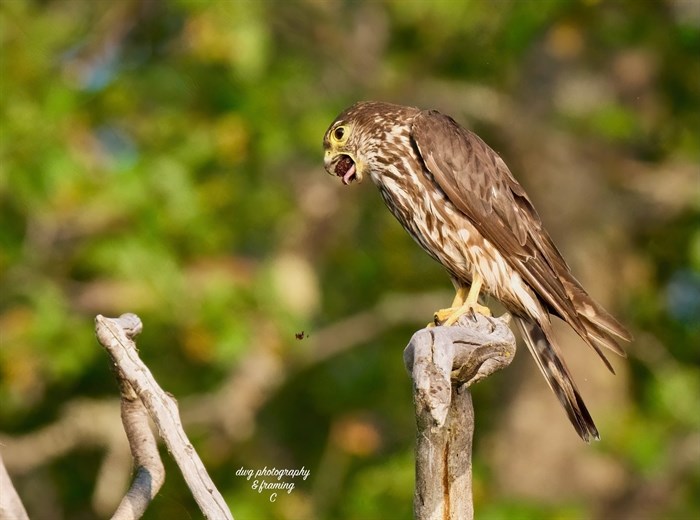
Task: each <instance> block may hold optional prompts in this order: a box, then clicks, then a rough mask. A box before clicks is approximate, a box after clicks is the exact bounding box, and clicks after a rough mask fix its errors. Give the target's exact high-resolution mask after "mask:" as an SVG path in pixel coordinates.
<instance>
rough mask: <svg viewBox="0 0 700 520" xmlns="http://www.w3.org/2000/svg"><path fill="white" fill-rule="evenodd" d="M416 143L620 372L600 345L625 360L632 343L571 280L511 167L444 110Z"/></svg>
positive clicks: (421, 128)
mask: <svg viewBox="0 0 700 520" xmlns="http://www.w3.org/2000/svg"><path fill="white" fill-rule="evenodd" d="M412 138H413V140H414V142H415V144H416V147H417V148H418V151H419V153H420V155H421V157H422V159H423V161H424V163H425V166H426V167H427V169H428V170H429V171H430V173H431V174H432V175H433V177H434V178H435V181H436V182H437V184H438V185H439V186H440V188H441V189H442V190H443V191H444V192H445V194H446V195H447V197H448V198H449V199H450V201H451V202H452V203H453V204H454V205H455V206H456V207H457V208H458V209H459V210H460V211H462V212H463V213H464V214H465V215H466V216H467V217H468V218H469V219H470V221H471V222H472V223H473V224H474V226H475V227H476V228H477V229H478V230H479V232H480V233H481V234H482V235H483V237H484V238H485V239H487V240H488V241H489V242H490V243H491V244H493V245H494V246H495V247H496V248H497V249H498V250H499V251H501V252H502V253H503V256H504V257H505V258H506V260H508V262H509V263H510V265H511V267H512V268H513V269H514V270H515V271H516V272H518V273H519V274H520V276H521V277H522V278H523V280H524V281H525V282H526V283H528V285H530V286H531V287H532V289H533V290H534V291H535V292H536V293H537V295H538V296H539V298H540V299H541V300H542V302H543V303H544V304H545V305H546V306H547V307H548V308H549V309H550V311H551V312H553V313H554V314H556V315H558V316H559V317H561V318H562V319H564V320H565V321H566V322H567V323H568V324H569V325H570V326H571V327H572V328H573V329H574V330H575V331H576V332H577V333H578V334H579V336H581V338H582V339H583V340H584V341H586V343H588V344H589V345H590V346H591V347H592V348H593V349H594V350H595V351H596V352H597V353H598V354H599V355H600V357H601V358H602V359H603V361H604V362H605V363H606V365H607V366H608V368H610V369H611V370H612V367H610V364H609V362H608V361H607V359H606V358H605V356H604V355H603V353H602V352H601V350H600V348H599V346H603V347H606V348H608V349H610V350H612V351H614V352H616V353H618V354H620V355H623V356H624V351H623V350H622V349H621V348H620V346H619V345H618V344H617V340H616V339H615V337H617V338H621V339H623V340H626V341H629V340H630V339H631V336H630V334H629V332H627V330H625V328H624V327H623V326H622V325H620V323H619V322H617V320H615V318H613V317H612V316H611V315H610V314H608V313H607V312H606V311H605V310H604V309H603V308H602V307H601V306H600V305H598V304H597V303H596V302H595V301H593V299H592V298H590V296H588V294H587V293H586V291H585V290H584V289H583V287H581V285H580V284H579V283H578V281H577V280H576V279H575V278H574V277H573V275H572V274H571V272H570V270H569V267H568V266H567V265H566V262H565V261H564V259H563V258H562V256H561V254H560V253H559V251H558V250H557V248H556V246H555V245H554V243H553V242H552V240H551V238H550V237H549V234H548V233H547V231H546V230H545V229H544V227H543V226H542V222H541V220H540V218H539V216H538V215H537V212H536V211H535V208H534V207H533V205H532V203H531V202H530V199H529V198H528V196H527V194H526V193H525V191H524V190H523V188H522V186H520V184H518V182H517V181H516V180H515V178H514V177H513V175H512V174H511V173H510V171H509V170H508V167H507V166H506V164H505V163H504V162H503V160H502V159H501V158H500V156H499V155H498V154H497V153H496V152H494V151H493V150H492V149H491V148H489V146H488V145H487V144H486V143H484V142H483V141H482V140H481V139H480V138H479V137H478V136H477V135H476V134H474V133H473V132H470V131H468V130H466V129H464V128H462V127H461V126H460V125H458V124H457V123H456V122H455V121H454V120H453V119H452V118H450V117H447V116H445V115H443V114H440V113H439V112H436V111H433V110H431V111H423V112H421V113H420V114H418V115H417V116H416V117H415V118H414V120H413V125H412Z"/></svg>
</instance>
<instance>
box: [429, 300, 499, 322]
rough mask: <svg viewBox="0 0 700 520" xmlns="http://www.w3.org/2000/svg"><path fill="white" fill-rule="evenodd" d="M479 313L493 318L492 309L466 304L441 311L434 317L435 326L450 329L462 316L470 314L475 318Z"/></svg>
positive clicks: (475, 304) (476, 304)
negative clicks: (476, 313) (475, 314)
mask: <svg viewBox="0 0 700 520" xmlns="http://www.w3.org/2000/svg"><path fill="white" fill-rule="evenodd" d="M475 312H478V313H479V314H483V315H484V316H491V309H489V308H488V307H484V306H483V305H479V304H478V303H470V302H465V303H464V305H461V306H460V307H450V308H449V309H440V310H439V311H437V312H436V313H435V314H434V316H433V325H444V326H446V327H449V326H450V325H454V324H455V323H457V320H459V319H460V318H461V317H462V316H464V315H465V314H470V315H471V316H474V313H475Z"/></svg>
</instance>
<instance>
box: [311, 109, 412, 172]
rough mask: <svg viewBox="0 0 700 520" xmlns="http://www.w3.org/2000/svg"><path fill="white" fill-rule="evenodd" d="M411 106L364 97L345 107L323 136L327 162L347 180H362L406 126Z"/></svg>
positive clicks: (406, 128) (328, 167) (327, 168)
mask: <svg viewBox="0 0 700 520" xmlns="http://www.w3.org/2000/svg"><path fill="white" fill-rule="evenodd" d="M407 111H416V112H417V111H418V110H417V109H411V108H408V107H402V106H399V105H392V104H390V103H382V102H376V101H362V102H360V103H356V104H354V105H352V106H351V107H349V108H347V109H346V110H344V111H343V112H342V113H341V114H340V115H339V116H338V117H336V118H335V121H333V123H331V126H329V127H328V130H326V134H325V135H324V136H323V148H324V150H325V156H324V161H323V162H324V166H325V168H326V171H327V172H328V173H329V174H331V175H336V176H338V177H340V178H341V179H342V180H343V184H346V185H347V184H350V183H351V182H353V181H357V182H362V180H363V179H364V177H365V176H367V175H370V174H371V173H372V171H373V169H375V166H376V165H377V158H378V156H380V155H381V152H382V148H383V146H385V145H386V144H387V142H388V139H390V138H391V136H396V135H398V134H399V131H398V130H399V129H401V130H403V129H405V130H406V132H405V133H406V135H408V127H407V126H406V125H405V121H406V118H405V116H406V115H407V114H406V113H405V112H407Z"/></svg>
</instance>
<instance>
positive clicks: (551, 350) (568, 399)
mask: <svg viewBox="0 0 700 520" xmlns="http://www.w3.org/2000/svg"><path fill="white" fill-rule="evenodd" d="M515 321H516V322H517V323H518V326H519V328H520V331H521V332H522V335H523V338H524V339H525V343H526V344H527V348H528V349H529V350H530V353H531V354H532V356H533V357H534V358H535V361H536V362H537V366H538V367H539V369H540V371H541V372H542V375H544V377H545V379H546V380H547V384H548V385H549V387H550V388H551V389H552V391H553V392H554V394H555V395H556V396H557V398H558V399H559V402H560V403H561V405H562V406H563V407H564V410H566V414H567V415H568V416H569V420H570V421H571V424H573V426H574V428H575V429H576V431H577V432H578V434H579V435H580V436H581V438H582V439H583V440H584V441H586V442H590V441H591V439H595V440H600V435H599V434H598V429H597V428H596V427H595V424H594V423H593V419H592V418H591V415H590V414H589V413H588V409H587V408H586V405H585V403H584V402H583V398H582V397H581V395H580V394H579V393H578V389H577V388H576V385H575V384H574V381H573V379H572V377H571V374H570V373H569V369H568V368H567V367H566V363H564V359H563V358H562V356H561V353H560V352H559V348H558V347H557V345H556V343H554V341H553V340H550V339H549V338H548V337H547V334H546V333H545V331H543V330H542V328H541V327H540V326H539V325H538V324H537V323H535V322H533V321H529V320H527V319H525V318H519V317H518V318H516V320H515Z"/></svg>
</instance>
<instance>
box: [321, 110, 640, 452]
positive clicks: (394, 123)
mask: <svg viewBox="0 0 700 520" xmlns="http://www.w3.org/2000/svg"><path fill="white" fill-rule="evenodd" d="M323 146H324V149H325V158H324V166H325V169H326V171H327V172H328V173H330V174H331V175H336V176H338V177H340V178H341V179H342V182H343V183H344V184H346V185H347V184H350V183H352V182H362V180H363V179H364V178H365V177H367V176H369V177H370V178H371V179H372V181H374V183H375V184H376V185H377V187H378V188H379V191H380V193H381V196H382V198H383V199H384V202H385V203H386V205H387V206H388V208H389V210H390V211H391V212H392V213H393V215H394V216H395V217H396V218H397V220H398V221H399V222H400V223H401V225H402V226H403V227H404V228H405V229H406V231H408V233H409V234H410V235H411V236H412V237H413V238H414V239H415V241H416V242H418V244H420V246H421V247H422V248H423V249H424V250H425V251H427V253H428V254H429V255H430V256H432V257H433V258H434V259H435V260H437V261H438V262H439V263H440V264H442V266H443V267H444V268H445V269H446V270H447V272H448V273H449V275H450V277H451V279H452V283H453V284H454V287H455V289H456V296H455V298H454V301H453V302H452V305H451V306H450V308H447V309H442V310H439V311H437V312H436V313H435V316H434V322H435V324H437V325H452V324H454V323H456V322H457V320H458V319H459V318H460V317H461V316H463V315H464V314H468V313H473V312H479V313H481V314H485V315H490V311H489V309H488V308H487V307H484V306H482V305H480V304H479V297H480V295H481V294H482V293H483V294H488V295H491V296H493V297H495V298H496V299H498V300H500V301H501V302H502V303H503V305H504V306H505V307H506V309H508V311H509V312H510V313H511V314H512V315H513V316H514V317H515V321H516V323H518V326H519V329H520V331H521V333H522V336H523V338H524V340H525V343H526V344H527V346H528V349H529V350H530V353H531V354H532V356H533V357H534V358H535V361H536V362H537V366H538V367H539V369H540V371H541V372H542V374H543V375H544V377H545V379H546V380H547V383H548V384H549V386H550V388H551V389H552V391H553V392H554V393H555V394H556V396H557V398H558V399H559V401H560V402H561V404H562V406H563V407H564V409H565V410H566V413H567V415H568V417H569V419H570V420H571V423H572V424H573V426H574V428H575V429H576V431H577V432H578V434H579V435H580V436H581V438H582V439H583V440H585V441H587V442H588V441H590V440H591V439H599V438H600V436H599V434H598V430H597V429H596V426H595V424H594V423H593V419H592V418H591V416H590V414H589V412H588V410H587V409H586V405H585V404H584V402H583V399H582V398H581V395H580V394H579V392H578V390H577V388H576V385H575V384H574V381H573V379H572V377H571V374H570V372H569V369H568V368H567V366H566V363H565V362H564V359H563V357H562V355H561V351H560V349H559V347H558V346H557V342H556V339H555V337H554V333H553V329H552V322H551V318H550V315H554V316H557V317H559V318H561V319H562V320H564V321H565V322H566V323H568V324H569V326H571V328H573V329H574V331H576V333H577V334H578V335H579V336H580V337H581V339H583V341H584V342H586V343H587V344H588V345H589V346H590V347H591V348H593V349H594V350H595V351H596V352H597V353H598V355H599V356H600V358H601V359H602V360H603V362H604V363H605V365H606V366H607V367H608V368H609V369H610V371H612V372H613V373H614V371H613V368H612V366H611V365H610V362H609V361H608V360H607V358H606V357H605V355H604V354H603V351H602V348H607V349H609V350H611V351H613V352H615V353H617V354H619V355H621V356H624V355H625V353H624V351H623V350H622V348H621V347H620V346H619V345H618V341H620V340H624V341H630V340H631V339H632V337H631V335H630V333H629V332H628V331H627V330H626V329H625V328H624V327H623V326H622V325H621V324H620V323H619V322H618V321H617V320H616V319H615V318H613V317H612V316H611V315H610V314H609V313H608V312H606V311H605V309H603V308H602V307H601V306H600V305H599V304H598V303H596V302H595V301H594V300H593V299H592V298H591V297H590V296H589V295H588V294H587V293H586V291H585V289H584V288H583V287H582V286H581V284H580V283H579V282H578V281H577V280H576V279H575V278H574V276H573V275H572V274H571V270H570V269H569V266H568V265H567V264H566V262H565V261H564V259H563V258H562V255H561V253H560V252H559V250H558V249H557V247H556V246H555V245H554V243H553V242H552V239H551V238H550V236H549V234H548V233H547V231H546V230H545V229H544V227H543V225H542V221H541V220H540V217H539V216H538V214H537V211H536V210H535V208H534V207H533V205H532V202H530V199H529V197H528V196H527V194H526V193H525V190H523V188H522V186H520V184H519V183H518V181H516V180H515V178H514V177H513V175H512V174H511V172H510V170H509V169H508V167H507V166H506V164H505V163H504V162H503V160H502V159H501V157H500V156H499V155H498V154H497V153H496V152H494V151H493V150H492V149H491V148H490V147H489V146H488V145H487V144H486V143H484V141H482V140H481V139H480V138H479V137H478V136H477V135H476V134H474V133H473V132H470V131H469V130H466V129H465V128H463V127H462V126H460V125H459V124H458V123H456V122H455V121H454V120H453V119H452V118H450V117H448V116H445V115H443V114H441V113H439V112H437V111H435V110H420V109H418V108H413V107H406V106H400V105H393V104H389V103H382V102H360V103H356V104H355V105H353V106H351V107H349V108H348V109H346V110H345V111H344V112H342V113H341V114H340V115H339V116H338V117H337V118H336V119H335V121H333V123H332V124H331V125H330V127H329V128H328V130H327V131H326V134H325V136H324V138H323Z"/></svg>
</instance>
